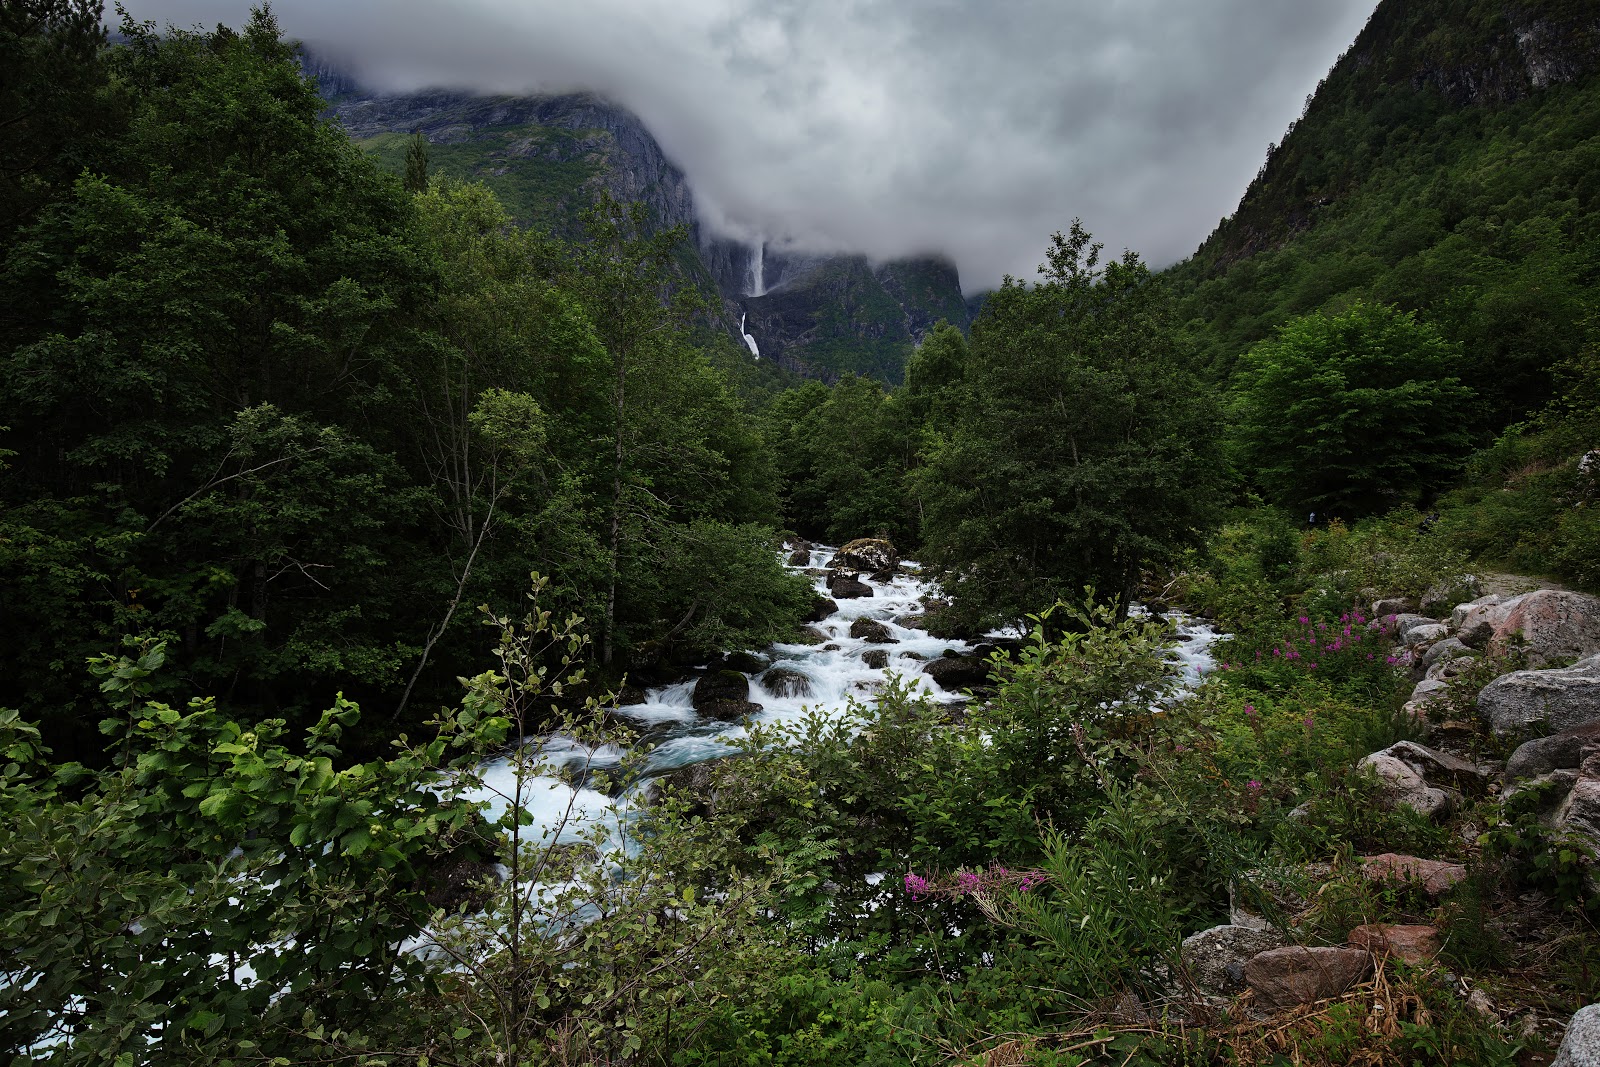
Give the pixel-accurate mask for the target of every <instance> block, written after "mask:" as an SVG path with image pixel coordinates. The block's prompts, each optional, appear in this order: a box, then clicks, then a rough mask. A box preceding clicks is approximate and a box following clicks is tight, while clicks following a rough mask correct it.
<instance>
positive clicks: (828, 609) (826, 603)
mask: <svg viewBox="0 0 1600 1067" xmlns="http://www.w3.org/2000/svg"><path fill="white" fill-rule="evenodd" d="M867 595H868V596H871V595H872V591H871V590H870V589H869V590H867ZM838 610H839V602H838V601H836V600H832V599H830V598H828V597H825V596H817V597H813V598H812V600H811V613H810V614H809V615H807V616H806V622H821V621H822V620H823V619H826V618H827V617H828V616H829V615H832V614H833V613H834V612H836V611H838Z"/></svg>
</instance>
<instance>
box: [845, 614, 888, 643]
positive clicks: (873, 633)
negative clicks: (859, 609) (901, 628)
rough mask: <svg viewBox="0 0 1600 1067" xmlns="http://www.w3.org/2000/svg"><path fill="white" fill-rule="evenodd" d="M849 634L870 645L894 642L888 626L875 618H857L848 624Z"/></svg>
mask: <svg viewBox="0 0 1600 1067" xmlns="http://www.w3.org/2000/svg"><path fill="white" fill-rule="evenodd" d="M850 636H851V637H854V638H855V639H856V640H858V641H865V642H867V643H868V644H871V645H891V644H894V637H893V636H892V635H891V634H890V633H889V628H888V627H887V626H885V625H884V624H883V623H881V622H879V621H878V620H877V619H857V620H856V621H855V622H853V623H851V624H850Z"/></svg>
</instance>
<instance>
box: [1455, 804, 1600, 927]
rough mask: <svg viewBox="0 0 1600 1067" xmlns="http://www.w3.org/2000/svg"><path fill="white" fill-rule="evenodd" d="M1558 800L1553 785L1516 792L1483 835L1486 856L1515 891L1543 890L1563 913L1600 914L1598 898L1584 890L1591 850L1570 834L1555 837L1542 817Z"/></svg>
mask: <svg viewBox="0 0 1600 1067" xmlns="http://www.w3.org/2000/svg"><path fill="white" fill-rule="evenodd" d="M1560 798H1561V787H1560V785H1559V783H1556V782H1539V783H1534V784H1531V785H1529V786H1528V787H1527V788H1524V789H1519V790H1518V791H1517V792H1516V793H1515V794H1513V795H1512V796H1511V797H1509V798H1507V800H1506V803H1505V805H1504V807H1503V810H1502V812H1501V814H1500V815H1499V817H1497V818H1496V819H1494V821H1493V822H1492V823H1491V824H1490V826H1489V829H1488V831H1487V833H1486V834H1485V835H1484V846H1485V849H1484V851H1485V855H1486V857H1487V858H1489V859H1499V860H1503V861H1505V862H1506V863H1507V864H1508V865H1509V867H1510V871H1511V876H1512V878H1514V879H1515V880H1516V882H1517V884H1519V885H1523V886H1529V887H1532V888H1535V889H1540V890H1543V891H1544V892H1547V893H1549V894H1550V895H1551V896H1553V897H1554V898H1555V899H1556V901H1557V903H1559V904H1560V905H1561V906H1562V907H1569V908H1573V909H1577V910H1588V911H1590V912H1591V914H1600V895H1597V894H1595V893H1593V892H1591V891H1590V887H1589V884H1588V879H1589V877H1592V876H1591V875H1590V872H1591V870H1592V868H1593V865H1594V862H1595V857H1594V855H1593V849H1592V847H1591V846H1590V845H1589V844H1588V843H1587V842H1586V841H1584V840H1583V839H1582V838H1581V837H1579V836H1578V835H1575V834H1568V835H1563V834H1558V833H1556V832H1554V831H1552V830H1551V829H1550V828H1549V827H1548V826H1547V825H1546V819H1545V816H1547V815H1548V814H1549V810H1550V809H1551V808H1552V807H1553V806H1554V804H1555V802H1556V801H1558V800H1559V799H1560Z"/></svg>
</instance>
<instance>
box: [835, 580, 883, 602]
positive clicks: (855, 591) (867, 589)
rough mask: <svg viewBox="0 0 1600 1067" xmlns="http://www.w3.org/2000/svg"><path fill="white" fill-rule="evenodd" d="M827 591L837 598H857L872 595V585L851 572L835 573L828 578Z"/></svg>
mask: <svg viewBox="0 0 1600 1067" xmlns="http://www.w3.org/2000/svg"><path fill="white" fill-rule="evenodd" d="M828 592H830V593H832V594H833V595H834V597H836V598H837V599H839V600H857V599H860V598H861V597H868V596H872V595H873V593H872V586H870V585H868V584H867V583H866V582H863V581H861V580H860V579H859V578H857V577H856V576H855V575H853V574H835V575H834V576H833V577H832V578H829V579H828Z"/></svg>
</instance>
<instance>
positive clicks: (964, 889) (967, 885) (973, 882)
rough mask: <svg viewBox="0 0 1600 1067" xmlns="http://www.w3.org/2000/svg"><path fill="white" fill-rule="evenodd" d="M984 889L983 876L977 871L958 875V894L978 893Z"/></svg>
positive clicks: (963, 872)
mask: <svg viewBox="0 0 1600 1067" xmlns="http://www.w3.org/2000/svg"><path fill="white" fill-rule="evenodd" d="M982 888H983V875H981V874H978V873H977V872H976V871H962V872H961V873H960V874H958V875H956V892H958V893H962V894H964V895H967V894H972V893H976V892H977V891H978V890H980V889H982Z"/></svg>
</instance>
